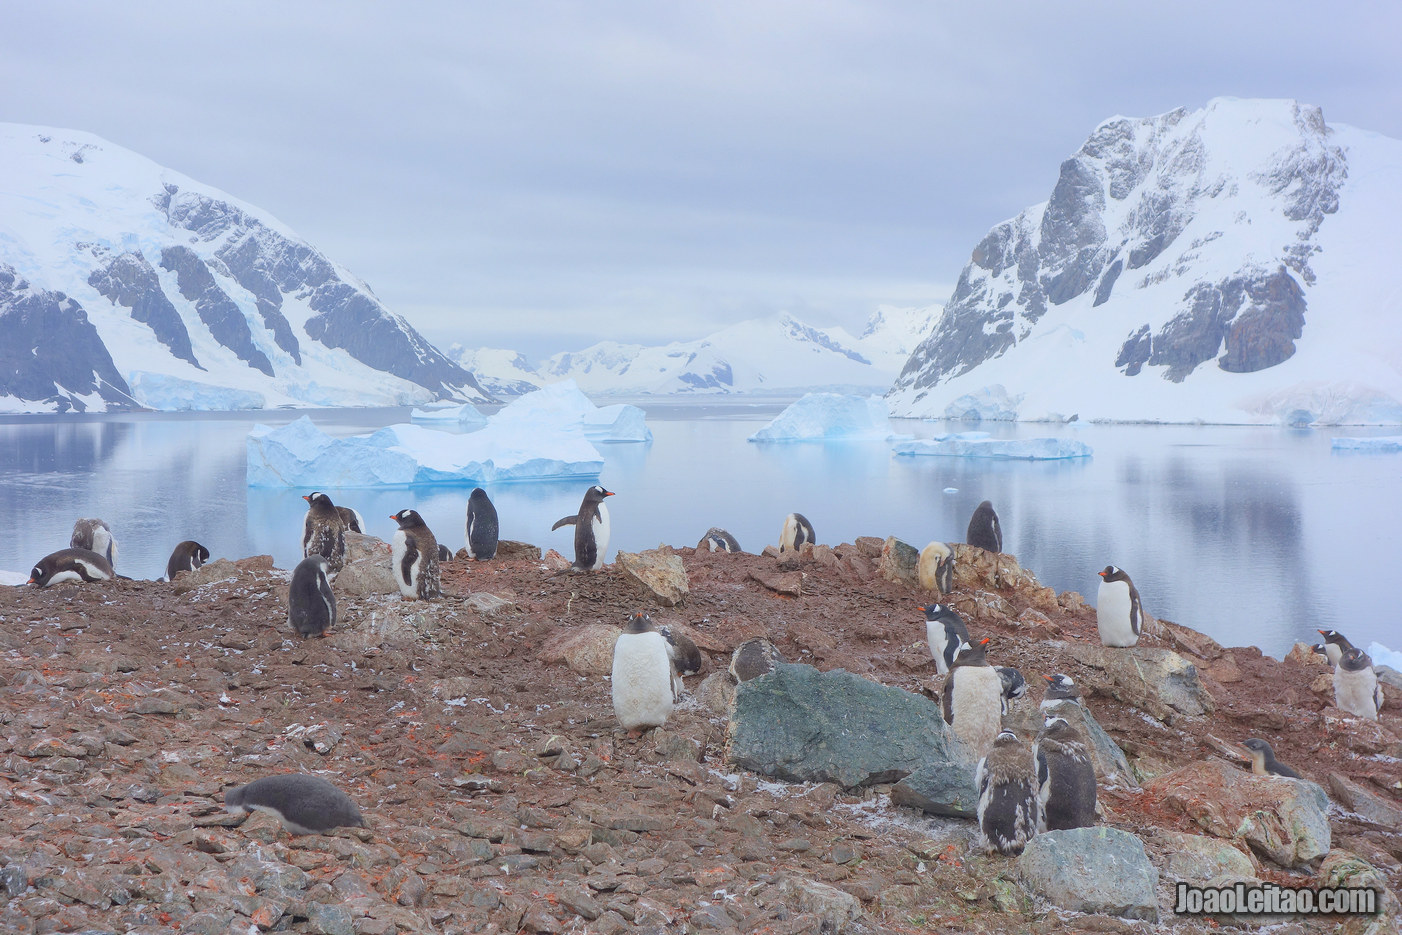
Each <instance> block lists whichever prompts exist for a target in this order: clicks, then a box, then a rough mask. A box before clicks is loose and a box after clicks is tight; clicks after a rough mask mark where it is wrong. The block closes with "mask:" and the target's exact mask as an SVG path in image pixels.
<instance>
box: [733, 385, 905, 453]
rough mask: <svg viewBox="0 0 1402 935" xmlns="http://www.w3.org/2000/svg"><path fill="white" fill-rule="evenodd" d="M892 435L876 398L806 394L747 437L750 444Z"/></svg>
mask: <svg viewBox="0 0 1402 935" xmlns="http://www.w3.org/2000/svg"><path fill="white" fill-rule="evenodd" d="M908 437H909V436H906V435H893V434H892V433H891V426H890V423H889V421H888V414H887V411H886V401H885V400H884V399H882V398H881V397H879V396H844V395H842V394H840V393H808V394H807V395H805V396H804V397H803V398H801V399H799V400H797V401H796V402H794V403H791V404H790V405H789V407H788V408H787V409H785V410H784V411H783V412H781V413H779V414H778V415H777V416H775V417H774V420H773V421H772V422H770V423H769V424H768V425H766V426H765V427H764V428H762V429H760V430H759V431H758V432H755V433H754V434H753V435H751V436H750V441H752V442H792V441H885V440H887V439H890V438H908Z"/></svg>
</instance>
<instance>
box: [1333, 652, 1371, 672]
mask: <svg viewBox="0 0 1402 935" xmlns="http://www.w3.org/2000/svg"><path fill="white" fill-rule="evenodd" d="M1372 666H1373V657H1372V656H1370V655H1368V654H1367V653H1365V652H1364V651H1363V650H1361V649H1359V648H1358V647H1357V646H1350V647H1349V648H1348V649H1346V650H1344V654H1343V655H1342V656H1340V657H1339V668H1340V669H1343V670H1344V671H1346V672H1361V671H1363V670H1364V669H1369V668H1372Z"/></svg>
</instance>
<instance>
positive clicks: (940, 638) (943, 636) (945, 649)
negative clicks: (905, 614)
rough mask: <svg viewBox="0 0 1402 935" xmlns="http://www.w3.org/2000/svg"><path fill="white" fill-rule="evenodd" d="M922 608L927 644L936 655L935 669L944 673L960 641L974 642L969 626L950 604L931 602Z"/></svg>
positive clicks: (931, 653)
mask: <svg viewBox="0 0 1402 935" xmlns="http://www.w3.org/2000/svg"><path fill="white" fill-rule="evenodd" d="M920 609H921V610H923V611H924V612H925V644H926V645H927V646H929V647H930V655H931V656H934V657H935V671H936V672H938V673H939V674H940V675H944V674H945V673H946V672H948V671H949V664H950V663H951V662H953V661H954V650H955V649H957V648H958V646H959V641H960V640H963V641H964V642H965V643H972V642H973V640H972V639H970V638H969V628H968V627H967V626H965V625H964V618H962V617H960V616H959V615H958V614H956V613H955V612H954V609H953V608H951V607H950V606H949V605H948V604H930V605H929V606H928V607H921V608H920Z"/></svg>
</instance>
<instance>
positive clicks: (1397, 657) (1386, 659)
mask: <svg viewBox="0 0 1402 935" xmlns="http://www.w3.org/2000/svg"><path fill="white" fill-rule="evenodd" d="M1368 655H1369V656H1371V657H1372V658H1373V665H1375V666H1387V667H1388V668H1389V669H1393V670H1395V671H1397V672H1402V653H1400V652H1398V651H1397V650H1395V649H1388V648H1387V647H1386V646H1384V645H1383V644H1382V643H1379V642H1378V641H1377V640H1374V641H1373V642H1371V643H1369V644H1368Z"/></svg>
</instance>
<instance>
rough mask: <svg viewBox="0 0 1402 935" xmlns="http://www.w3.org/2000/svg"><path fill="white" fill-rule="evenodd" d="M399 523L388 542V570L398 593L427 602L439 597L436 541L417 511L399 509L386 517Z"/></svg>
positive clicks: (440, 594)
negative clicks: (391, 539)
mask: <svg viewBox="0 0 1402 935" xmlns="http://www.w3.org/2000/svg"><path fill="white" fill-rule="evenodd" d="M390 519H392V520H394V521H395V522H396V523H398V524H399V528H398V529H396V530H395V532H394V540H393V541H392V542H391V543H390V551H389V555H390V570H391V571H393V572H394V580H395V583H396V584H398V585H399V593H400V594H402V595H404V596H405V597H407V598H409V599H410V600H420V601H431V600H435V599H436V598H440V597H442V596H443V590H442V588H441V587H440V586H439V579H438V540H437V539H435V538H434V537H433V533H432V532H431V531H430V530H429V528H428V525H427V524H426V523H425V522H424V520H423V517H422V516H420V515H419V513H418V511H417V510H400V511H399V512H398V513H395V514H394V515H392V516H391V517H390Z"/></svg>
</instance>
